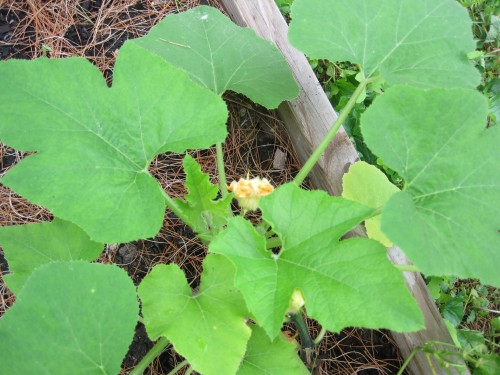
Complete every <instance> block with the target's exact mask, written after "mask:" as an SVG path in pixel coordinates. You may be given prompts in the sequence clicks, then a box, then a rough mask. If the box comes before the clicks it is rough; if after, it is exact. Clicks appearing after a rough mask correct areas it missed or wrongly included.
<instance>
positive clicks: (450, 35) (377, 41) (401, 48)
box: [289, 0, 480, 88]
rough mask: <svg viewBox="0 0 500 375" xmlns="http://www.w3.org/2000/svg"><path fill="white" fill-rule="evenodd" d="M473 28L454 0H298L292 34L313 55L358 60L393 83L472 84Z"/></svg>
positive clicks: (294, 41) (368, 73) (371, 72)
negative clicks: (469, 56) (470, 58)
mask: <svg viewBox="0 0 500 375" xmlns="http://www.w3.org/2000/svg"><path fill="white" fill-rule="evenodd" d="M471 27H472V24H471V20H470V18H469V16H468V13H467V10H466V9H464V8H462V7H461V6H460V5H459V4H458V3H457V2H456V1H454V0H420V1H414V0H384V1H371V0H329V1H325V0H296V1H294V4H293V6H292V22H291V24H290V31H289V38H290V41H291V42H292V44H293V45H294V46H295V47H297V48H299V49H300V50H302V51H304V52H305V53H306V54H307V55H308V56H309V57H311V58H315V59H320V58H321V59H329V60H331V61H350V62H351V63H353V64H359V65H360V66H361V68H362V69H363V71H364V73H365V77H366V78H369V77H372V76H375V75H377V74H378V73H379V72H380V74H382V76H383V77H384V78H385V80H386V81H387V82H388V83H389V84H391V85H392V84H409V85H413V86H419V87H470V88H474V87H476V86H477V85H478V84H479V83H480V75H479V72H478V71H476V69H475V68H474V67H473V65H472V64H471V63H470V62H469V60H468V58H467V53H469V52H471V51H473V50H475V48H476V45H475V42H474V39H473V36H472V32H471Z"/></svg>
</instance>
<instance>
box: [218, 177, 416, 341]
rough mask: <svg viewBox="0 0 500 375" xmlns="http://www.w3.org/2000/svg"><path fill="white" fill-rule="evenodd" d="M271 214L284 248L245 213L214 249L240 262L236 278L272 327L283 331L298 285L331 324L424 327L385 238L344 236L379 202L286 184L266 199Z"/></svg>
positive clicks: (313, 313) (312, 311) (314, 312)
mask: <svg viewBox="0 0 500 375" xmlns="http://www.w3.org/2000/svg"><path fill="white" fill-rule="evenodd" d="M260 207H261V209H262V213H263V217H264V219H265V220H266V221H267V222H269V223H270V224H272V227H273V230H274V231H275V232H276V233H277V234H278V235H279V236H280V238H281V240H282V243H283V248H282V249H281V252H280V253H279V255H276V254H274V253H272V252H271V251H269V250H266V242H265V239H264V238H263V237H262V236H260V235H259V234H258V233H257V232H256V231H255V229H254V228H253V226H252V225H251V224H250V223H249V222H248V221H246V220H245V219H243V218H241V217H237V218H234V219H232V220H231V221H230V222H229V224H228V228H227V229H226V230H225V231H223V232H222V233H221V234H219V236H218V237H217V238H216V239H215V240H213V241H212V243H211V244H210V246H209V250H210V251H211V252H214V253H219V254H223V255H225V256H226V257H228V258H229V259H230V260H231V261H232V262H233V263H234V264H235V266H236V269H237V271H236V286H237V287H238V288H239V289H240V290H241V292H242V294H243V296H244V297H245V300H246V302H247V306H248V308H249V310H250V312H252V313H253V314H254V316H255V318H256V319H257V322H258V323H259V325H261V326H262V327H263V328H264V329H265V330H266V333H267V334H268V335H269V336H270V337H271V338H274V337H276V335H277V334H278V333H279V331H280V329H281V326H282V323H283V320H284V318H285V313H286V311H287V309H288V306H289V304H290V300H291V297H292V294H293V292H294V290H295V289H300V290H301V292H302V294H303V295H304V298H305V302H306V308H307V314H308V315H309V316H310V317H312V318H314V319H317V320H318V321H319V322H320V323H321V324H322V325H323V326H324V327H326V328H327V329H329V330H331V331H334V332H338V331H340V330H341V329H342V328H344V327H349V326H357V327H368V328H390V329H393V330H395V331H411V330H417V329H419V328H422V326H423V319H422V316H421V314H420V311H419V309H418V307H417V305H416V303H415V301H414V300H413V298H412V297H411V296H410V294H409V293H408V290H407V289H406V286H405V283H404V280H403V277H402V276H401V274H400V272H399V271H397V270H396V269H395V268H394V267H393V266H392V264H391V263H390V262H389V260H388V259H387V255H386V250H385V248H384V247H383V246H382V245H380V244H379V243H378V242H376V241H373V240H369V239H365V238H356V239H349V240H344V241H339V239H340V237H341V236H342V235H343V234H344V233H346V232H347V231H348V230H349V229H351V228H353V227H354V226H356V225H357V224H358V223H360V222H361V221H362V220H363V219H364V218H366V217H367V216H369V215H370V214H371V213H372V209H370V208H367V207H365V206H362V205H360V204H358V203H355V202H352V201H348V200H345V199H342V198H338V197H331V196H328V195H327V194H326V193H324V192H321V191H309V192H307V191H304V190H301V189H299V188H298V187H296V186H295V185H294V184H287V185H284V186H282V187H280V188H279V189H277V190H276V191H275V192H273V193H272V194H270V195H269V196H267V197H263V198H262V202H261V205H260Z"/></svg>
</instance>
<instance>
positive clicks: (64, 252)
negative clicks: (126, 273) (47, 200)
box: [0, 218, 104, 294]
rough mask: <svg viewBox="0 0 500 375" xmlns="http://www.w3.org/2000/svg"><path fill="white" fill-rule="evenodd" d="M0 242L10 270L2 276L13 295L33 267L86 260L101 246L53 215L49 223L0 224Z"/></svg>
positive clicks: (99, 249)
mask: <svg viewBox="0 0 500 375" xmlns="http://www.w3.org/2000/svg"><path fill="white" fill-rule="evenodd" d="M0 245H2V248H3V250H4V251H5V258H6V259H7V261H8V262H9V270H10V271H11V272H12V273H10V274H7V275H4V276H3V278H4V280H5V283H6V284H7V285H8V286H9V288H10V290H12V291H13V292H14V293H15V294H17V293H18V292H19V291H20V290H21V288H22V287H23V285H24V283H25V281H26V279H27V278H28V277H29V276H30V275H31V273H32V272H33V270H34V269H35V268H37V267H39V266H41V265H43V264H46V263H50V262H56V261H64V260H79V259H81V260H86V261H89V262H90V261H93V260H95V259H96V258H97V257H98V256H99V254H100V253H101V252H102V250H103V247H104V245H103V244H100V243H97V242H94V241H91V240H90V239H89V236H88V235H87V234H86V233H85V232H84V231H83V230H81V229H80V228H78V227H77V226H76V225H74V224H72V223H70V222H68V221H64V220H61V219H57V218H55V219H54V220H53V221H52V222H50V223H41V224H28V225H15V226H6V227H0Z"/></svg>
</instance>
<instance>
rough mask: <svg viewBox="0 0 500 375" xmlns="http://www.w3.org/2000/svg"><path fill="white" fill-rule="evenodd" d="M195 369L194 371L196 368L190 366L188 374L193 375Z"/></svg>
mask: <svg viewBox="0 0 500 375" xmlns="http://www.w3.org/2000/svg"><path fill="white" fill-rule="evenodd" d="M193 371H194V369H193V368H192V367H191V366H189V368H188V369H187V371H186V375H191V374H192V373H193Z"/></svg>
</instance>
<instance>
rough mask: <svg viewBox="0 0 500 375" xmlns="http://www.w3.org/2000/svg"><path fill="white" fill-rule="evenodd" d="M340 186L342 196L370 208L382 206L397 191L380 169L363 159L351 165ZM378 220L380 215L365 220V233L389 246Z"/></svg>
mask: <svg viewBox="0 0 500 375" xmlns="http://www.w3.org/2000/svg"><path fill="white" fill-rule="evenodd" d="M342 187H343V190H342V196H343V197H344V198H347V199H350V200H353V201H356V202H359V203H361V204H364V205H365V206H368V207H371V208H379V207H382V206H383V205H384V204H385V203H386V202H387V201H388V200H389V198H390V197H391V196H392V195H393V194H395V193H397V192H398V191H399V189H398V188H397V187H396V186H394V185H393V184H391V183H390V181H389V180H388V179H387V177H386V176H385V175H384V174H383V173H382V172H381V171H380V169H378V168H377V167H375V166H373V165H370V164H368V163H366V162H364V161H359V162H357V163H355V164H353V165H351V167H350V168H349V172H348V173H346V174H345V175H344V177H343V179H342ZM380 220H381V216H380V215H378V216H375V217H372V218H370V219H368V220H366V221H365V227H366V233H367V235H368V237H369V238H373V239H374V240H377V241H379V242H380V243H381V244H382V245H384V246H391V241H389V240H388V239H387V237H386V236H385V235H384V233H383V232H382V231H381V230H380Z"/></svg>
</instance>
